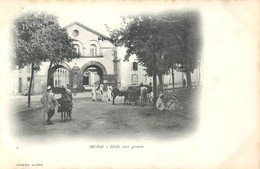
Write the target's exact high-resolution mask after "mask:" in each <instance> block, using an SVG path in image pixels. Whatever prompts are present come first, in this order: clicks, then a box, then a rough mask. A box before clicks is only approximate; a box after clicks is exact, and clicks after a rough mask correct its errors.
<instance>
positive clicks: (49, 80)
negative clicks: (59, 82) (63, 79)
mask: <svg viewBox="0 0 260 169" xmlns="http://www.w3.org/2000/svg"><path fill="white" fill-rule="evenodd" d="M51 67H52V61H51V62H50V65H49V68H48V74H47V87H48V86H51V87H53V74H52V72H51ZM51 74H52V76H51Z"/></svg>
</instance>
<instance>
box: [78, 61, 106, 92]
mask: <svg viewBox="0 0 260 169" xmlns="http://www.w3.org/2000/svg"><path fill="white" fill-rule="evenodd" d="M106 75H107V70H106V68H105V67H104V66H103V65H102V64H101V63H100V62H97V61H89V62H87V63H85V64H84V65H83V66H82V67H81V69H80V70H79V72H78V85H79V89H82V90H83V86H84V85H87V86H93V85H98V84H100V83H104V77H105V76H106Z"/></svg>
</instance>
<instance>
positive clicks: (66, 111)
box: [57, 98, 72, 121]
mask: <svg viewBox="0 0 260 169" xmlns="http://www.w3.org/2000/svg"><path fill="white" fill-rule="evenodd" d="M57 101H58V105H59V107H58V113H61V121H65V120H68V118H69V119H70V120H71V111H72V103H69V102H67V101H64V100H63V99H62V98H59V99H57Z"/></svg>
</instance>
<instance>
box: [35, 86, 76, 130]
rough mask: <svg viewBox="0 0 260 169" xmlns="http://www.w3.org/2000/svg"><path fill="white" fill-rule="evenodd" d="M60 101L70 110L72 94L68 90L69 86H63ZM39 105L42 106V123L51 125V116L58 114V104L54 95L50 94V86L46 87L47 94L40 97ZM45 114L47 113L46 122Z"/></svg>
mask: <svg viewBox="0 0 260 169" xmlns="http://www.w3.org/2000/svg"><path fill="white" fill-rule="evenodd" d="M61 99H62V100H64V101H65V102H66V103H67V104H68V105H69V106H70V108H71V109H72V106H73V102H72V100H73V97H72V93H71V91H70V89H69V85H64V86H63V91H62V93H61ZM40 101H41V103H42V104H43V106H44V118H43V122H44V124H46V125H52V124H53V123H52V122H51V118H52V116H53V115H54V114H55V113H57V112H58V106H59V105H58V103H57V99H56V98H55V94H54V93H53V92H52V88H51V86H48V87H47V92H46V93H45V94H44V95H43V96H42V97H41V99H40ZM45 113H47V120H46V121H45Z"/></svg>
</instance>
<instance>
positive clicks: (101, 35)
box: [63, 22, 109, 39]
mask: <svg viewBox="0 0 260 169" xmlns="http://www.w3.org/2000/svg"><path fill="white" fill-rule="evenodd" d="M72 25H78V26H80V27H82V28H84V29H86V30H88V31H90V32H92V33H94V34H96V35H98V36H100V37H103V38H104V39H109V37H107V36H105V35H103V34H101V33H99V32H97V31H95V30H93V29H91V28H89V27H87V26H85V25H83V24H81V23H79V22H73V23H71V24H69V25H67V26H64V27H63V28H65V29H67V28H68V27H70V26H72Z"/></svg>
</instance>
